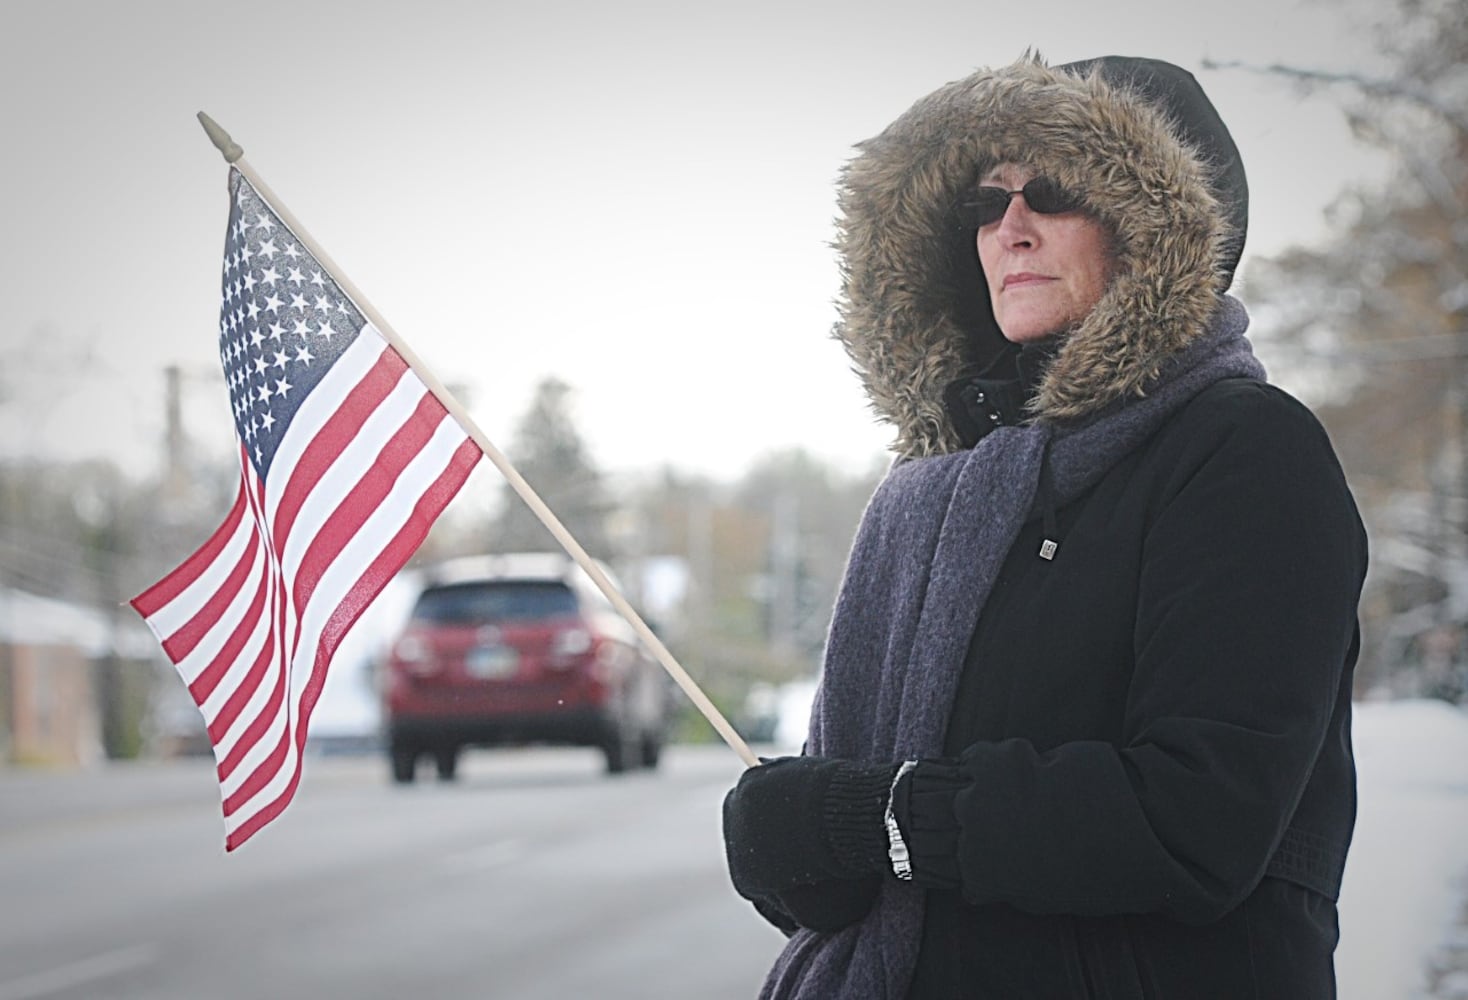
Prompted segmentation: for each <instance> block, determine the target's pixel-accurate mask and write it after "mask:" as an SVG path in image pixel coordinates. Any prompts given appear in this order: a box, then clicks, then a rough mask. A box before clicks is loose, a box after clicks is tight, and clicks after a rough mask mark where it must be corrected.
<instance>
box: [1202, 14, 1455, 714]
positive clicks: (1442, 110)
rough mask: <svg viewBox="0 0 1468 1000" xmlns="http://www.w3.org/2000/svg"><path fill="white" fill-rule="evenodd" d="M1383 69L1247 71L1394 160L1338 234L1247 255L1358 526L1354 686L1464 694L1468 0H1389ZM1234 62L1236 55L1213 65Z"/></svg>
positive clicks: (1259, 308)
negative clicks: (1326, 108)
mask: <svg viewBox="0 0 1468 1000" xmlns="http://www.w3.org/2000/svg"><path fill="white" fill-rule="evenodd" d="M1377 37H1378V38H1379V39H1380V44H1381V47H1382V50H1383V51H1384V52H1385V53H1386V54H1387V55H1388V56H1390V57H1391V64H1392V66H1393V67H1394V70H1393V71H1392V72H1391V73H1390V74H1389V75H1385V76H1375V77H1373V76H1367V75H1364V74H1353V73H1344V74H1343V73H1326V72H1321V71H1315V70H1310V69H1307V68H1301V67H1291V66H1268V67H1254V68H1255V69H1258V70H1259V71H1261V72H1268V73H1271V74H1274V75H1277V76H1280V77H1282V78H1285V79H1288V80H1290V81H1292V82H1293V83H1294V84H1295V85H1296V86H1299V87H1301V88H1304V89H1307V90H1316V89H1321V88H1330V89H1331V90H1333V91H1336V92H1338V93H1340V94H1341V95H1342V99H1343V101H1344V104H1345V112H1346V115H1347V118H1348V121H1349V122H1350V124H1351V127H1352V129H1353V131H1354V132H1355V134H1356V135H1357V137H1358V138H1360V139H1361V140H1362V141H1364V142H1369V143H1372V144H1375V145H1377V146H1379V147H1381V148H1383V149H1385V150H1388V151H1389V152H1390V153H1391V154H1392V156H1393V160H1394V162H1395V164H1396V169H1395V171H1394V175H1393V176H1392V177H1391V179H1390V181H1389V183H1388V184H1386V185H1385V186H1384V187H1383V188H1380V189H1375V190H1359V191H1355V192H1353V193H1351V194H1349V195H1348V196H1346V197H1343V198H1342V199H1341V201H1340V202H1339V203H1338V204H1337V205H1335V206H1334V208H1333V216H1334V218H1335V220H1336V235H1335V236H1334V237H1333V238H1332V239H1330V240H1329V241H1328V242H1327V243H1325V244H1324V245H1322V246H1319V247H1311V248H1304V247H1301V248H1296V249H1294V250H1291V251H1289V252H1287V253H1285V254H1282V255H1280V256H1279V257H1277V258H1275V259H1273V260H1268V261H1262V262H1256V263H1255V265H1253V266H1252V267H1251V268H1250V271H1249V274H1248V279H1249V281H1248V288H1249V296H1250V299H1251V300H1252V304H1253V305H1254V306H1255V309H1256V312H1257V313H1258V314H1259V316H1260V319H1261V322H1260V324H1259V328H1260V330H1261V340H1262V341H1263V343H1262V349H1263V350H1265V351H1267V352H1268V354H1269V356H1270V359H1271V362H1272V363H1273V364H1274V366H1275V367H1276V368H1277V369H1280V368H1283V369H1285V370H1287V371H1288V372H1290V373H1293V375H1294V376H1295V379H1294V380H1293V381H1297V382H1299V383H1300V384H1301V385H1302V386H1305V387H1306V388H1307V392H1308V394H1311V395H1313V396H1314V398H1313V399H1312V400H1311V401H1312V402H1314V403H1315V404H1316V406H1317V409H1318V410H1319V412H1320V413H1321V416H1322V418H1323V419H1324V421H1325V423H1326V425H1327V427H1328V428H1329V430H1330V432H1331V435H1332V437H1333V438H1334V440H1335V442H1336V445H1337V448H1338V450H1339V451H1340V453H1341V456H1342V461H1343V463H1344V464H1345V466H1346V470H1347V474H1348V476H1349V477H1350V479H1351V481H1352V484H1353V486H1354V488H1355V491H1356V493H1357V496H1358V498H1359V499H1360V500H1361V503H1362V507H1363V510H1364V513H1365V516H1366V519H1367V524H1368V529H1369V530H1370V533H1371V538H1372V549H1373V569H1372V576H1371V578H1370V580H1369V581H1368V588H1367V596H1366V599H1365V604H1364V606H1363V617H1364V619H1365V621H1366V624H1367V640H1368V642H1367V649H1366V655H1365V656H1364V657H1363V661H1362V669H1361V671H1360V677H1361V680H1362V684H1363V685H1369V686H1383V685H1385V686H1388V687H1390V688H1392V689H1393V690H1395V691H1397V692H1399V693H1427V694H1435V695H1439V696H1442V697H1447V698H1450V699H1458V698H1461V697H1463V694H1464V682H1465V678H1468V673H1465V666H1464V664H1465V663H1468V629H1465V627H1464V626H1465V621H1468V540H1465V534H1468V322H1465V318H1468V5H1465V4H1463V3H1462V2H1461V0H1398V2H1397V3H1396V4H1395V11H1394V12H1393V15H1392V16H1391V18H1390V19H1389V20H1388V21H1384V22H1383V24H1382V26H1381V28H1380V30H1379V31H1378V33H1377ZM1222 65H1237V64H1222Z"/></svg>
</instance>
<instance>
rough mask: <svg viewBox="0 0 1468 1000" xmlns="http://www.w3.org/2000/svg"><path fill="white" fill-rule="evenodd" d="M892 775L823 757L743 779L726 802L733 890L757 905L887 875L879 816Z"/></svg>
mask: <svg viewBox="0 0 1468 1000" xmlns="http://www.w3.org/2000/svg"><path fill="white" fill-rule="evenodd" d="M896 773H897V765H896V764H876V765H873V764H859V763H857V762H855V761H849V760H832V759H830V758H825V757H780V758H777V759H775V760H772V761H770V762H769V763H767V764H761V765H760V766H759V767H752V768H750V769H749V770H747V771H745V772H744V774H743V776H741V777H740V779H739V783H738V784H737V785H735V786H734V788H733V789H732V790H731V791H730V792H729V794H728V795H727V796H725V797H724V850H725V854H726V856H727V858H728V862H729V875H730V878H731V879H732V880H733V882H734V888H735V889H736V890H738V892H739V894H740V895H741V896H743V897H744V898H745V899H750V900H756V899H759V898H761V897H765V896H771V895H778V894H780V893H782V892H785V891H786V890H789V889H792V888H794V887H797V886H810V885H814V884H816V883H821V882H826V881H829V880H832V879H861V878H862V877H863V876H870V875H874V874H877V873H880V872H881V871H883V870H885V869H886V867H887V863H888V862H887V833H886V829H885V827H884V825H883V816H884V814H885V813H886V809H887V796H888V793H889V790H890V789H891V786H892V777H893V775H895V774H896ZM853 888H854V887H853ZM870 891H871V890H870V889H868V890H865V891H863V892H862V893H860V895H862V896H863V898H865V897H866V896H867V895H868V893H870ZM847 895H850V894H847ZM867 905H870V900H869V899H868V900H867Z"/></svg>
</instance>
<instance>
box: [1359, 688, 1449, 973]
mask: <svg viewBox="0 0 1468 1000" xmlns="http://www.w3.org/2000/svg"><path fill="white" fill-rule="evenodd" d="M1354 738H1355V747H1356V764H1357V768H1358V772H1359V776H1360V785H1359V787H1360V796H1361V807H1360V813H1359V816H1358V818H1357V821H1356V837H1355V842H1354V844H1353V845H1352V847H1351V855H1350V860H1349V861H1348V862H1347V864H1346V879H1345V885H1344V888H1343V889H1342V891H1341V943H1340V948H1339V949H1338V950H1337V952H1336V971H1337V977H1338V979H1339V983H1340V998H1341V1000H1415V998H1419V997H1424V996H1426V995H1427V994H1426V993H1425V987H1426V976H1425V973H1426V969H1427V964H1428V960H1429V957H1430V956H1431V954H1432V952H1433V951H1434V949H1435V948H1436V947H1437V945H1438V944H1439V942H1440V941H1442V939H1443V938H1444V936H1445V935H1446V933H1447V932H1448V928H1449V927H1450V926H1451V924H1452V923H1453V921H1454V920H1455V919H1456V917H1457V914H1458V912H1459V910H1458V907H1459V903H1460V900H1461V899H1462V897H1463V895H1464V893H1465V892H1468V712H1465V711H1463V710H1462V709H1456V708H1453V707H1452V706H1450V705H1447V704H1446V703H1444V702H1438V701H1396V702H1369V703H1363V704H1358V705H1357V706H1356V718H1355V727H1354Z"/></svg>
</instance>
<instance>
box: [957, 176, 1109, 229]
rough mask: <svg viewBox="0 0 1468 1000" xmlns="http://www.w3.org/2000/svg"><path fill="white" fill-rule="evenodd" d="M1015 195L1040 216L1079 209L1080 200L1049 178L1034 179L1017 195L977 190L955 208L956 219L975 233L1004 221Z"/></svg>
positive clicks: (1012, 192) (1004, 191)
mask: <svg viewBox="0 0 1468 1000" xmlns="http://www.w3.org/2000/svg"><path fill="white" fill-rule="evenodd" d="M1017 194H1022V195H1024V196H1025V204H1026V205H1028V206H1029V207H1030V211H1032V212H1039V213H1040V214H1041V215H1059V214H1061V213H1062V212H1074V211H1075V210H1076V209H1078V208H1080V207H1081V199H1080V198H1079V197H1078V196H1077V195H1074V194H1072V193H1071V192H1069V191H1067V190H1065V188H1063V187H1061V186H1060V185H1059V184H1056V183H1055V182H1054V181H1052V180H1051V179H1050V178H1048V177H1035V178H1033V179H1031V180H1030V181H1029V183H1027V184H1026V185H1025V186H1024V187H1022V188H1020V189H1019V190H1018V191H1006V190H1005V189H1004V188H1001V187H980V188H976V189H975V190H974V192H973V194H972V195H970V196H969V198H968V199H966V200H965V201H964V202H962V203H961V204H960V205H959V206H958V217H959V219H960V220H961V221H962V222H963V224H964V226H965V227H966V228H968V229H978V228H980V227H983V226H987V225H990V224H991V223H995V222H998V221H999V220H1000V219H1002V218H1004V213H1005V212H1007V211H1009V201H1010V199H1011V198H1013V197H1014V196H1015V195H1017Z"/></svg>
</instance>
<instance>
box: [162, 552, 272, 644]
mask: <svg viewBox="0 0 1468 1000" xmlns="http://www.w3.org/2000/svg"><path fill="white" fill-rule="evenodd" d="M252 527H253V526H252ZM257 530H258V529H257ZM257 538H258V535H255V536H254V537H252V538H251V539H250V541H249V542H247V543H246V544H245V550H244V551H243V552H241V553H240V558H239V561H238V562H236V563H235V565H234V569H232V570H230V573H229V576H228V577H226V578H225V580H224V583H223V584H221V585H220V588H219V589H218V590H216V591H215V592H214V593H213V594H212V595H210V597H209V600H208V601H206V602H205V603H204V606H203V607H202V608H200V609H199V610H198V612H197V613H196V614H195V615H194V616H193V617H192V618H190V619H189V620H188V621H187V622H185V623H184V624H183V626H182V627H181V628H179V630H178V631H176V632H174V633H173V634H172V635H171V636H169V637H168V638H167V639H165V640H163V651H164V652H165V653H167V654H168V658H169V659H170V660H172V661H173V662H174V663H179V662H181V661H182V660H183V658H184V657H186V656H188V655H189V654H190V653H192V652H193V651H194V647H196V646H198V644H199V641H200V640H201V639H203V638H204V636H205V635H207V634H208V633H209V630H210V629H211V628H213V627H214V626H215V625H216V624H217V623H218V622H219V619H220V618H221V617H222V616H223V615H224V612H225V611H226V610H227V609H228V608H229V606H230V604H232V603H234V599H235V597H236V596H237V595H238V594H239V592H240V591H242V590H244V589H245V587H246V586H247V585H248V584H249V577H250V567H251V566H252V565H253V564H254V561H255V559H256V558H257V557H258V556H259V551H258V550H259V546H258V545H256V544H255V541H256V539H257Z"/></svg>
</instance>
